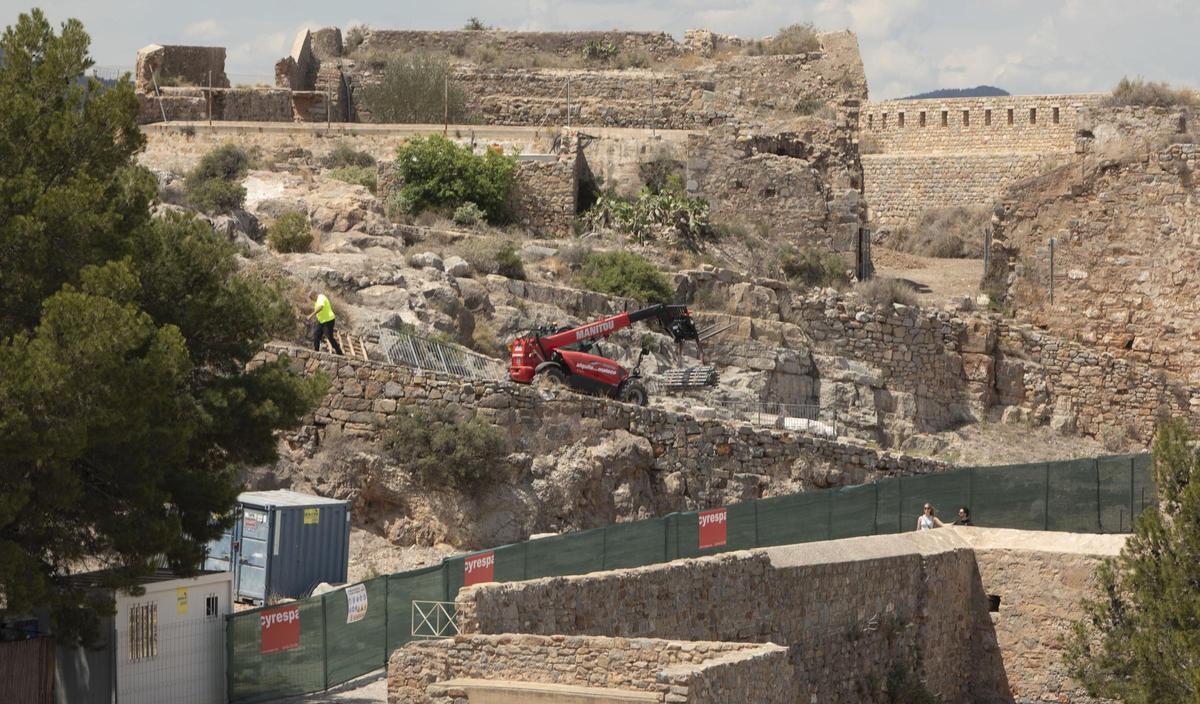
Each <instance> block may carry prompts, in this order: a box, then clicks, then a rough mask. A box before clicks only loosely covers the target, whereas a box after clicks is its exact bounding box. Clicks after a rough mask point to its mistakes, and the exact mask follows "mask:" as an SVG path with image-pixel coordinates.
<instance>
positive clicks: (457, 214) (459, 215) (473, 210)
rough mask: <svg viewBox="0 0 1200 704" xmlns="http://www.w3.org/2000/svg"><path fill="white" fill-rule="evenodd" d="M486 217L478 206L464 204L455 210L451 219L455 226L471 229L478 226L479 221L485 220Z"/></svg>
mask: <svg viewBox="0 0 1200 704" xmlns="http://www.w3.org/2000/svg"><path fill="white" fill-rule="evenodd" d="M486 216H487V214H486V213H484V212H483V211H482V210H480V209H479V206H478V205H475V204H474V203H463V204H462V205H460V206H458V207H457V208H455V209H454V215H453V217H451V218H450V219H451V220H453V221H454V224H455V225H461V226H463V227H470V226H472V225H478V224H479V221H480V220H483V219H484V218H485V217H486Z"/></svg>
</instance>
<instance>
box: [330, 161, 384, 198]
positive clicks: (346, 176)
mask: <svg viewBox="0 0 1200 704" xmlns="http://www.w3.org/2000/svg"><path fill="white" fill-rule="evenodd" d="M378 176H379V172H378V171H377V170H376V169H375V167H374V166H343V167H342V168H340V169H332V170H330V172H329V177H330V178H336V179H337V180H339V181H345V182H346V183H353V184H356V185H359V186H365V187H366V188H367V190H369V191H370V192H372V193H374V192H375V185H376V179H377V178H378Z"/></svg>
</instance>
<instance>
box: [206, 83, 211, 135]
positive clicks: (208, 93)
mask: <svg viewBox="0 0 1200 704" xmlns="http://www.w3.org/2000/svg"><path fill="white" fill-rule="evenodd" d="M205 95H206V96H208V126H209V127H212V71H209V72H208V90H207V91H205Z"/></svg>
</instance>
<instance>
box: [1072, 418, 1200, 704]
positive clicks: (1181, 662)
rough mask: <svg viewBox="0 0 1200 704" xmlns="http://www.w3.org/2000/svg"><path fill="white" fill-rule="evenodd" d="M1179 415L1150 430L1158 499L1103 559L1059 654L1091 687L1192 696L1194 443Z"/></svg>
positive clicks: (1197, 645)
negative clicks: (1089, 594) (1155, 430)
mask: <svg viewBox="0 0 1200 704" xmlns="http://www.w3.org/2000/svg"><path fill="white" fill-rule="evenodd" d="M1196 440H1197V438H1196V437H1195V435H1194V434H1193V433H1192V432H1191V431H1189V430H1188V427H1187V425H1186V423H1185V422H1184V421H1183V420H1182V419H1174V420H1171V421H1169V422H1167V423H1165V424H1163V425H1162V426H1161V427H1160V428H1159V430H1158V433H1157V435H1156V436H1155V440H1154V482H1155V486H1156V489H1157V491H1158V505H1157V507H1156V508H1153V509H1147V510H1145V511H1142V513H1141V514H1140V515H1138V517H1137V520H1136V521H1135V523H1134V534H1133V535H1132V536H1131V537H1130V538H1129V541H1128V542H1127V543H1126V544H1125V548H1124V549H1123V550H1122V551H1121V554H1120V556H1119V557H1117V558H1115V559H1111V560H1108V561H1106V562H1105V563H1104V564H1103V566H1102V567H1101V569H1100V571H1099V575H1098V584H1097V589H1096V593H1095V595H1094V596H1093V597H1092V598H1091V599H1089V600H1087V601H1086V602H1085V603H1084V609H1085V612H1086V616H1085V618H1084V619H1083V620H1082V621H1080V622H1078V623H1076V624H1075V627H1074V632H1073V634H1072V637H1071V638H1070V640H1069V642H1068V649H1067V662H1068V663H1069V665H1070V667H1071V670H1072V672H1073V674H1074V676H1075V677H1077V678H1079V680H1080V681H1081V682H1083V683H1084V685H1085V686H1086V687H1087V689H1088V692H1089V693H1090V694H1092V695H1093V696H1099V697H1106V698H1113V699H1119V700H1121V701H1124V702H1128V703H1129V704H1143V703H1144V704H1150V703H1151V702H1200V452H1198V451H1197V448H1196Z"/></svg>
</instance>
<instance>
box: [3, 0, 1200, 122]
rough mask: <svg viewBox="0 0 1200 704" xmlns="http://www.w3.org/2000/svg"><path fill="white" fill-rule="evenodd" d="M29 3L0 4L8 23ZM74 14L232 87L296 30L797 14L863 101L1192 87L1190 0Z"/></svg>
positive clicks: (264, 8) (55, 9)
mask: <svg viewBox="0 0 1200 704" xmlns="http://www.w3.org/2000/svg"><path fill="white" fill-rule="evenodd" d="M29 7H32V5H27V4H24V3H22V2H20V1H19V0H0V21H2V22H3V24H5V25H8V24H11V23H12V22H13V21H15V20H16V17H17V15H18V14H19V13H21V12H23V11H27V10H28V8H29ZM42 7H43V9H45V10H46V12H47V14H48V15H49V17H50V18H51V20H52V21H54V22H55V23H57V22H61V21H62V20H65V19H67V18H68V17H75V18H78V19H80V20H82V21H83V23H84V26H85V27H86V28H87V30H88V31H89V32H90V34H91V36H92V55H93V58H94V59H95V61H96V64H97V65H98V66H101V67H124V68H127V69H131V68H132V65H133V62H134V56H135V55H136V53H137V49H138V48H139V47H142V46H145V45H147V44H152V43H158V44H201V45H211V46H225V47H227V49H228V56H227V60H226V71H227V73H229V75H230V80H231V81H233V82H234V83H235V84H236V83H249V82H254V81H269V82H270V81H272V80H273V76H274V69H273V67H274V64H275V61H276V60H278V59H279V58H281V57H283V56H285V55H286V54H287V53H288V51H289V50H290V48H291V42H292V39H293V38H294V37H295V34H296V32H297V31H299V30H300V29H302V28H303V27H306V26H307V27H314V28H315V27H322V26H329V25H334V26H338V27H341V28H342V29H343V31H344V30H345V29H346V28H347V27H349V26H350V25H353V24H359V23H363V24H367V25H368V26H372V27H379V28H388V29H402V28H403V29H458V28H461V27H462V25H463V23H464V22H465V21H466V20H467V18H468V17H472V16H475V17H479V18H480V19H482V20H483V21H484V22H485V23H486V24H488V25H494V26H497V27H500V28H504V29H525V30H583V29H631V30H660V31H666V32H669V33H671V34H673V35H675V36H676V37H680V38H681V37H682V35H683V31H684V30H685V29H693V28H705V29H710V30H712V31H714V32H718V33H723V34H735V35H738V36H743V37H761V36H766V35H770V34H772V33H773V32H774V31H775V30H776V29H778V28H779V27H782V26H786V25H788V24H792V23H796V22H812V23H814V24H815V25H816V26H817V28H818V29H821V30H823V31H836V30H843V29H851V30H853V31H854V32H855V33H856V34H857V35H858V41H859V45H860V48H861V50H862V55H863V63H864V65H865V67H866V72H867V84H868V88H869V91H870V97H871V98H872V99H875V100H880V99H887V98H898V97H904V96H906V95H911V94H913V93H919V92H924V91H927V90H933V89H937V88H964V87H971V86H975V85H979V84H989V85H995V86H999V87H1001V88H1004V89H1005V90H1008V91H1009V92H1011V93H1015V94H1047V93H1076V92H1096V91H1105V90H1108V89H1110V88H1112V86H1113V85H1114V84H1115V83H1116V82H1117V81H1118V80H1119V79H1120V78H1121V77H1122V76H1125V75H1128V76H1144V77H1145V78H1147V79H1152V80H1160V81H1167V82H1170V83H1172V84H1174V85H1180V86H1191V87H1197V88H1200V42H1198V41H1197V38H1198V37H1200V0H1139V1H1138V2H1130V1H1129V0H988V1H987V2H975V1H973V0H960V1H959V2H954V1H952V0H951V1H946V0H941V1H935V0H851V1H849V2H835V1H834V0H790V1H788V0H641V1H638V0H511V1H506V0H491V1H490V2H486V1H479V0H440V1H439V2H413V1H412V0H359V1H358V2H348V3H339V2H330V1H328V0H325V1H322V2H318V1H316V0H239V1H234V0H206V1H205V2H195V3H180V2H162V1H161V0H160V1H158V2H150V1H149V0H120V1H119V2H118V1H116V0H54V2H53V3H52V4H50V3H48V4H45V5H43V6H42Z"/></svg>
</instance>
